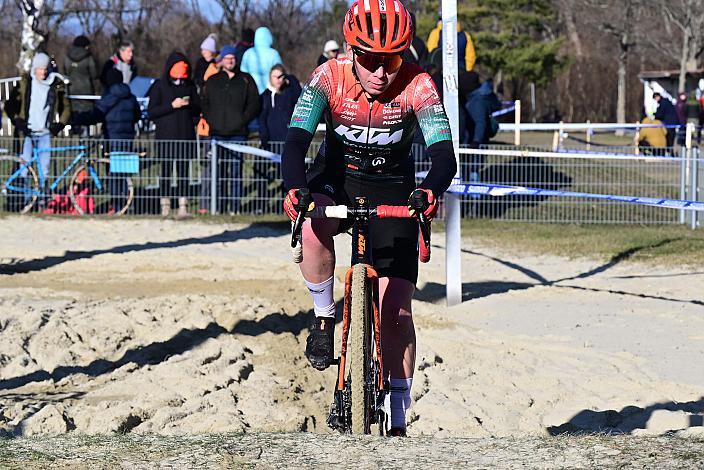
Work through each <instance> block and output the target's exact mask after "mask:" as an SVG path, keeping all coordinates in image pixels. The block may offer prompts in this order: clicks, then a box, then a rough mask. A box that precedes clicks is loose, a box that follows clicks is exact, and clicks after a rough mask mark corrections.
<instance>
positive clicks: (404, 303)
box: [379, 277, 416, 314]
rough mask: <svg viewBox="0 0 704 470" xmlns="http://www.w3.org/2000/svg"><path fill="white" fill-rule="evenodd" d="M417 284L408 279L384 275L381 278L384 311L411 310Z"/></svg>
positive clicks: (382, 307) (380, 290) (382, 308)
mask: <svg viewBox="0 0 704 470" xmlns="http://www.w3.org/2000/svg"><path fill="white" fill-rule="evenodd" d="M415 289H416V288H415V286H414V285H413V284H412V283H411V281H409V280H408V279H402V278H400V277H382V278H380V279H379V297H381V310H382V312H390V313H394V314H398V313H399V312H401V311H405V312H408V313H410V312H411V299H412V298H413V292H415Z"/></svg>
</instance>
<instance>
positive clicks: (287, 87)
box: [259, 64, 301, 153]
mask: <svg viewBox="0 0 704 470" xmlns="http://www.w3.org/2000/svg"><path fill="white" fill-rule="evenodd" d="M300 95H301V83H300V82H299V81H298V79H297V78H296V77H294V76H293V75H289V74H288V73H286V69H285V68H284V66H283V65H281V64H277V65H275V66H273V67H272V68H271V72H269V86H268V87H267V90H266V91H265V92H264V93H262V94H261V100H262V112H261V114H259V139H260V140H261V142H262V148H264V149H267V150H270V151H272V152H274V153H281V150H282V148H281V147H280V146H276V144H274V143H282V142H284V141H285V140H286V133H287V132H288V125H289V124H290V122H291V116H292V115H293V108H295V107H296V102H297V101H298V97H299V96H300Z"/></svg>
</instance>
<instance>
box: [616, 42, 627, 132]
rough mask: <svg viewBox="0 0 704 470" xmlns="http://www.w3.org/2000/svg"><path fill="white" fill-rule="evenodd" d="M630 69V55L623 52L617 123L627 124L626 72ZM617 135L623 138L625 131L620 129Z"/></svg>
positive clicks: (620, 65)
mask: <svg viewBox="0 0 704 470" xmlns="http://www.w3.org/2000/svg"><path fill="white" fill-rule="evenodd" d="M627 69H628V55H627V54H626V53H624V52H622V53H621V54H620V55H619V58H618V87H617V90H618V93H617V98H616V122H617V123H619V124H624V123H625V122H626V71H627ZM616 135H618V136H622V135H623V129H618V130H617V131H616Z"/></svg>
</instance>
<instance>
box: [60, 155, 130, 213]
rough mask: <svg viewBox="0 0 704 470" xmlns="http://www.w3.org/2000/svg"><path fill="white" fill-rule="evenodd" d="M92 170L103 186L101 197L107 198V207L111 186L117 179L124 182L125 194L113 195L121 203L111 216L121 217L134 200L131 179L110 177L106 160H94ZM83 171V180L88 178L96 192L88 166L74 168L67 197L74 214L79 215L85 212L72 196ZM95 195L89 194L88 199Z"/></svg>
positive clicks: (120, 175) (85, 164) (116, 176)
mask: <svg viewBox="0 0 704 470" xmlns="http://www.w3.org/2000/svg"><path fill="white" fill-rule="evenodd" d="M93 168H95V170H96V172H97V173H98V177H99V178H100V182H101V184H102V185H103V193H104V194H103V196H104V197H108V199H109V201H108V207H109V206H110V204H111V203H112V199H113V198H112V197H111V196H110V192H111V187H110V186H111V184H112V183H113V182H114V181H116V180H118V179H123V180H124V185H125V187H126V190H127V194H122V195H119V196H118V195H115V198H117V197H119V198H120V201H121V203H120V204H119V205H118V207H113V209H114V211H115V212H114V213H113V214H112V215H113V216H119V215H123V214H124V213H125V212H127V209H129V207H130V205H131V204H132V200H133V199H134V184H133V183H132V178H130V177H129V176H127V175H124V174H115V175H110V160H109V159H107V158H100V159H98V160H94V162H93ZM83 171H85V172H86V174H85V175H84V177H85V178H88V182H89V183H90V184H91V185H92V188H94V189H95V190H97V188H95V183H94V181H93V179H92V176H91V175H90V172H89V171H88V164H87V163H85V162H84V163H83V164H81V165H80V166H78V168H76V171H74V173H73V176H71V183H70V185H69V188H70V189H69V195H70V197H71V203H72V204H73V207H75V208H76V212H78V213H79V214H81V215H85V212H84V211H83V209H82V208H81V206H80V205H79V204H78V196H77V195H76V194H74V189H75V188H76V187H77V186H78V185H79V183H78V179H79V178H80V176H81V173H82V172H83ZM95 196H96V194H94V193H89V194H88V197H95ZM96 215H105V214H100V213H99V212H96Z"/></svg>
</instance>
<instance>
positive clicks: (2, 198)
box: [0, 156, 39, 214]
mask: <svg viewBox="0 0 704 470" xmlns="http://www.w3.org/2000/svg"><path fill="white" fill-rule="evenodd" d="M24 164H25V161H24V160H22V159H21V158H19V157H13V156H2V157H0V211H2V210H7V211H10V210H12V211H14V210H15V208H16V212H18V213H20V214H26V213H27V212H29V211H30V210H31V209H32V206H34V203H35V202H37V197H38V196H37V193H38V192H39V177H38V176H37V172H36V170H35V169H34V167H33V166H28V167H27V178H29V185H30V188H29V189H31V191H32V193H33V194H32V196H31V197H30V198H29V199H28V200H27V201H26V202H25V201H24V198H25V194H24V193H22V192H21V191H14V190H10V189H6V188H5V183H6V182H7V180H8V179H9V178H10V176H11V175H12V174H13V173H14V172H15V171H16V170H17V169H18V168H20V167H21V166H22V165H24ZM22 183H23V181H22V177H21V176H19V177H17V178H16V179H15V180H14V181H12V184H13V185H14V186H21V185H22Z"/></svg>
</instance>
